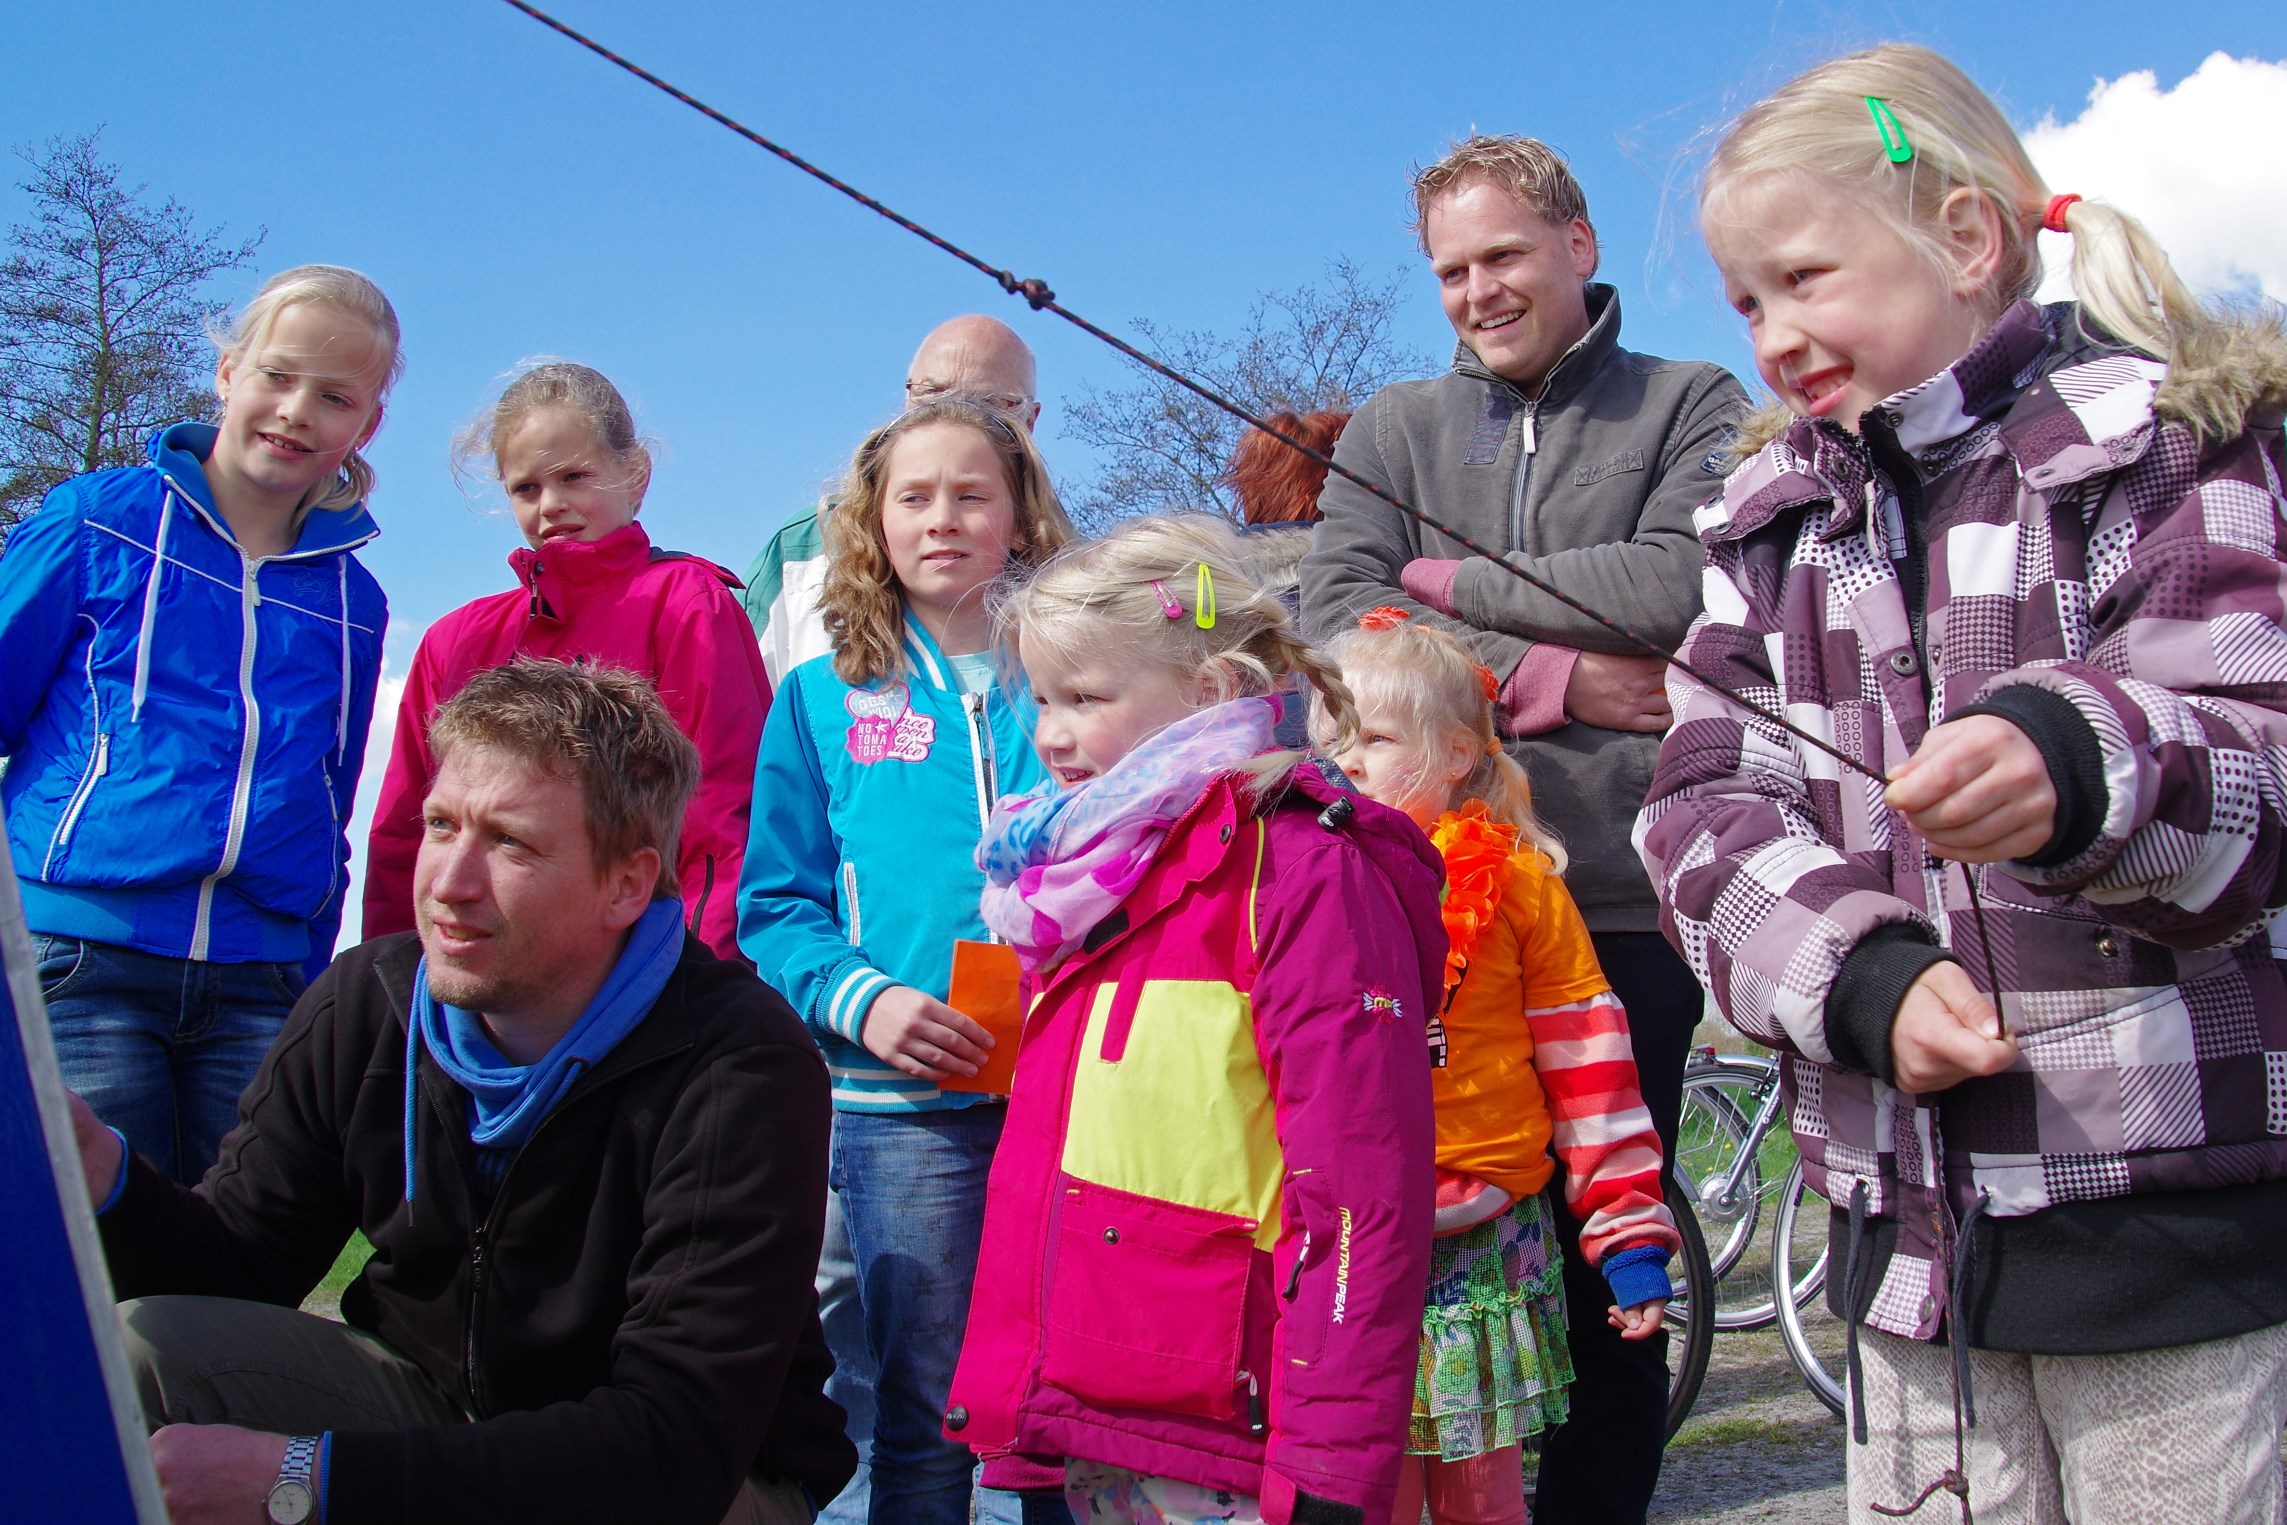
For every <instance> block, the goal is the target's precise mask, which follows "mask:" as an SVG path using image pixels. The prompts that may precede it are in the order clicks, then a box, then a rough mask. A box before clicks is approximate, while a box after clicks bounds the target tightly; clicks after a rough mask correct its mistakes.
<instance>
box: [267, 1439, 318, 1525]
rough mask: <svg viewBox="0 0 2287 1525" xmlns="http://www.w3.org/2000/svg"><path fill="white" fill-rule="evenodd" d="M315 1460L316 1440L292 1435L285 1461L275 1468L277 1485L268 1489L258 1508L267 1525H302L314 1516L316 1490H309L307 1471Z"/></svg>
mask: <svg viewBox="0 0 2287 1525" xmlns="http://www.w3.org/2000/svg"><path fill="white" fill-rule="evenodd" d="M317 1459H318V1437H317V1436H315V1435H296V1436H295V1437H294V1438H293V1439H292V1440H289V1441H287V1442H286V1459H285V1460H284V1461H282V1462H280V1463H279V1464H278V1481H276V1482H274V1483H272V1484H271V1485H270V1494H269V1497H267V1498H266V1499H264V1500H263V1501H262V1507H263V1510H264V1512H265V1514H266V1515H267V1517H268V1519H269V1521H270V1525H302V1522H303V1521H305V1520H311V1519H315V1518H316V1517H317V1513H318V1494H317V1490H316V1489H315V1488H313V1487H311V1486H310V1468H311V1467H312V1466H313V1465H315V1464H316V1462H317Z"/></svg>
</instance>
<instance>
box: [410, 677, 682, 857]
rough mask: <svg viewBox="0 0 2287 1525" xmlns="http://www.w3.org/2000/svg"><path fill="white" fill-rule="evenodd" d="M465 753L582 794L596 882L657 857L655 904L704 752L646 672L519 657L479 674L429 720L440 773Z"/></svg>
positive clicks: (673, 855)
mask: <svg viewBox="0 0 2287 1525" xmlns="http://www.w3.org/2000/svg"><path fill="white" fill-rule="evenodd" d="M458 747H481V748H483V749H485V750H487V751H492V752H500V753H505V754H506V755H508V756H510V757H515V758H518V759H521V760H522V761H524V762H527V763H530V764H531V765H532V766H534V767H536V768H540V769H543V770H545V771H547V772H549V773H552V774H554V775H555V776H556V777H558V778H568V779H572V780H574V781H575V782H577V783H578V784H579V786H580V800H581V803H582V804H583V806H584V807H585V814H586V817H587V826H588V845H589V849H590V852H591V854H592V859H593V862H594V864H595V869H596V872H597V873H598V874H602V873H605V872H607V871H608V870H609V869H610V868H611V866H612V865H613V864H615V863H618V862H620V861H622V860H623V859H626V858H629V857H632V856H634V855H635V854H636V853H638V852H640V851H642V850H643V849H644V848H646V847H656V848H657V849H659V882H658V883H657V884H656V885H654V886H653V887H652V892H651V898H652V899H654V900H672V899H674V898H675V897H676V895H678V894H680V893H681V890H680V888H679V886H678V885H677V884H676V878H675V852H676V844H677V842H678V840H679V839H680V838H681V836H682V834H683V812H684V810H685V809H686V808H687V807H688V806H689V805H690V803H691V796H692V795H693V794H695V793H696V792H697V791H698V788H699V749H698V748H697V747H696V746H694V745H693V744H692V742H691V739H690V738H689V737H688V736H685V735H684V734H683V731H682V728H681V727H680V726H678V725H676V724H675V717H674V716H672V715H670V714H668V713H667V706H666V704H665V703H664V702H662V701H661V699H660V697H659V690H658V689H657V688H656V687H655V686H654V685H653V684H652V681H651V680H650V679H649V678H647V677H645V676H643V675H642V674H641V673H635V672H629V671H627V670H626V669H625V668H620V667H603V666H596V665H593V664H590V663H587V662H558V661H555V660H553V659H551V658H546V657H517V658H515V659H514V660H513V661H510V662H507V663H504V664H503V665H501V666H499V667H493V668H488V669H486V670H485V671H483V672H480V673H478V674H477V675H476V676H475V677H473V678H471V679H469V681H468V682H467V683H466V684H465V685H463V687H462V688H461V690H460V692H458V693H456V694H454V695H453V696H452V697H451V698H450V699H447V700H446V701H445V702H444V704H443V705H442V706H440V707H439V708H438V710H437V713H436V716H435V718H433V719H432V720H430V722H429V749H430V752H431V753H432V754H433V755H434V756H435V757H436V759H437V766H438V767H440V768H441V767H443V766H444V762H445V759H446V758H447V757H448V756H450V755H451V753H452V752H453V751H454V749H456V748H458Z"/></svg>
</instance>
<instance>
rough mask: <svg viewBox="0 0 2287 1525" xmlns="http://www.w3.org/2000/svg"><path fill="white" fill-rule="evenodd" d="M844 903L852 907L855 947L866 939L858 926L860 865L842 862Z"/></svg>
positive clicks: (851, 923)
mask: <svg viewBox="0 0 2287 1525" xmlns="http://www.w3.org/2000/svg"><path fill="white" fill-rule="evenodd" d="M842 904H843V905H845V906H848V907H849V908H850V946H851V947H853V948H855V947H856V946H858V944H859V943H860V942H862V941H863V940H864V939H863V937H862V935H861V934H860V931H859V928H858V866H857V865H856V864H855V863H850V862H846V861H845V862H844V863H843V864H842Z"/></svg>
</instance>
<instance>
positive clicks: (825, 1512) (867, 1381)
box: [818, 1191, 874, 1525]
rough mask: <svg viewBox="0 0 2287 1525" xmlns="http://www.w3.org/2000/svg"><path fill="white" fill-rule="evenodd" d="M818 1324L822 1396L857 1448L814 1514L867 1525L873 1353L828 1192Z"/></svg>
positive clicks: (832, 1524) (836, 1196)
mask: <svg viewBox="0 0 2287 1525" xmlns="http://www.w3.org/2000/svg"><path fill="white" fill-rule="evenodd" d="M818 1322H819V1323H820V1324H821V1325H822V1326H823V1327H824V1328H825V1331H826V1348H827V1349H829V1350H831V1351H832V1352H833V1353H834V1375H833V1376H831V1377H829V1378H828V1379H827V1380H826V1396H827V1397H829V1398H831V1399H833V1400H834V1401H835V1402H836V1403H839V1404H840V1405H841V1406H842V1412H843V1413H845V1414H847V1415H848V1416H849V1424H848V1425H847V1427H846V1428H847V1430H848V1433H849V1437H850V1444H852V1445H854V1446H856V1447H857V1448H858V1470H857V1471H856V1472H854V1473H852V1474H851V1476H850V1481H849V1485H848V1486H847V1487H845V1488H844V1489H842V1491H841V1492H840V1493H838V1494H836V1495H835V1496H834V1501H833V1502H832V1503H830V1504H828V1505H827V1506H826V1507H825V1508H824V1509H822V1510H820V1511H819V1513H818V1518H819V1520H820V1521H821V1522H822V1525H866V1511H867V1500H868V1499H869V1498H870V1497H871V1496H872V1494H871V1488H870V1483H869V1480H868V1474H869V1472H870V1464H871V1460H872V1456H873V1436H874V1353H873V1347H872V1346H871V1345H869V1344H867V1343H866V1312H865V1309H864V1308H863V1307H862V1306H861V1305H860V1304H859V1302H858V1267H857V1263H856V1262H855V1261H853V1260H852V1259H851V1258H850V1231H849V1227H848V1225H847V1224H845V1223H844V1222H843V1221H842V1194H841V1193H840V1192H838V1191H829V1192H827V1193H826V1240H825V1243H824V1244H823V1245H822V1246H820V1248H819V1251H818Z"/></svg>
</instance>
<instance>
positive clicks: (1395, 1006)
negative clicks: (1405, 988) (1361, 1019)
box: [1366, 985, 1406, 1022]
mask: <svg viewBox="0 0 2287 1525" xmlns="http://www.w3.org/2000/svg"><path fill="white" fill-rule="evenodd" d="M1405 1014H1406V1009H1405V1007H1404V1006H1403V1005H1401V1004H1400V1003H1399V1001H1398V998H1397V997H1396V996H1394V995H1391V994H1390V993H1389V992H1388V991H1387V990H1384V989H1382V988H1381V987H1380V986H1378V985H1369V986H1367V987H1366V1015H1367V1016H1369V1017H1372V1018H1374V1019H1375V1020H1376V1021H1378V1022H1394V1021H1396V1020H1397V1019H1399V1018H1400V1017H1403V1016H1404V1015H1405Z"/></svg>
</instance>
